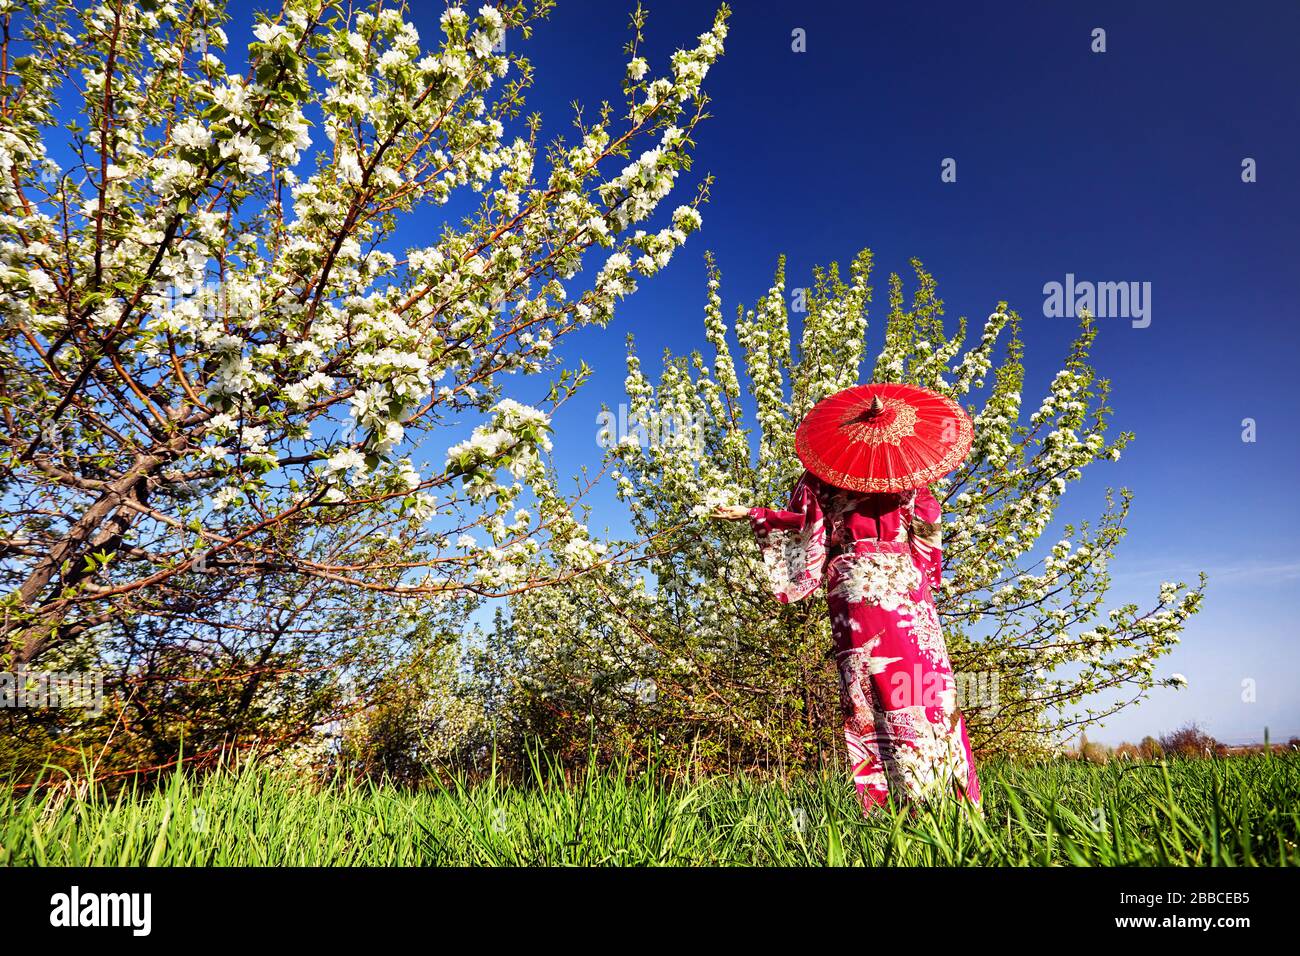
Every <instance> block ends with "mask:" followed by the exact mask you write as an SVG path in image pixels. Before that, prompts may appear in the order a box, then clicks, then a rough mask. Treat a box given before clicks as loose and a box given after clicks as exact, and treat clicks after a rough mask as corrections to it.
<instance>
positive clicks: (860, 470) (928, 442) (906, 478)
mask: <svg viewBox="0 0 1300 956" xmlns="http://www.w3.org/2000/svg"><path fill="white" fill-rule="evenodd" d="M972 435H973V430H972V428H971V421H970V416H968V415H967V414H966V412H965V410H963V409H962V407H961V406H960V405H958V404H957V403H956V402H954V401H953V400H952V399H950V398H945V397H944V396H942V395H938V394H936V393H934V392H932V391H930V390H929V389H925V388H918V387H916V386H915V385H898V384H892V383H886V384H881V385H855V386H853V387H852V388H846V389H845V390H844V391H842V392H836V393H835V394H834V395H831V396H830V397H829V398H824V399H822V400H821V401H820V402H818V403H817V404H816V405H815V406H814V407H813V410H812V411H810V412H809V413H808V414H807V416H806V417H805V418H804V420H803V421H802V422H800V424H799V428H798V430H797V431H796V432H795V438H794V447H795V451H796V452H798V454H799V460H800V461H802V462H803V465H804V467H805V468H807V469H808V470H809V471H811V472H812V473H813V474H814V475H816V476H817V477H818V478H820V479H822V480H823V481H826V482H829V483H830V484H832V485H836V486H838V487H840V488H848V489H851V490H853V491H866V492H892V491H906V490H907V489H909V488H919V487H921V486H922V485H928V484H929V483H930V482H932V481H934V480H935V479H936V478H939V477H940V476H941V475H946V474H947V473H948V472H950V471H952V470H953V469H955V468H956V467H957V466H958V465H960V464H961V463H962V461H963V460H964V459H965V458H966V453H967V452H969V451H970V443H971V438H972Z"/></svg>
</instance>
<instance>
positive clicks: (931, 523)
mask: <svg viewBox="0 0 1300 956" xmlns="http://www.w3.org/2000/svg"><path fill="white" fill-rule="evenodd" d="M941 524H942V521H941V513H940V509H939V502H938V501H936V500H935V498H934V495H932V494H931V493H930V489H929V488H919V489H917V492H916V502H915V504H914V505H913V511H912V526H911V528H910V529H909V533H908V536H907V537H908V541H909V542H910V543H911V546H912V558H913V560H914V561H915V562H916V565H917V567H918V568H919V569H920V571H921V574H922V575H924V577H925V579H926V581H928V582H929V584H930V587H931V588H932V589H933V588H937V587H939V584H940V582H941V581H942V580H943V546H942V533H941Z"/></svg>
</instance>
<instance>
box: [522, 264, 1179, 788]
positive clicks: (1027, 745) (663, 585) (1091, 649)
mask: <svg viewBox="0 0 1300 956" xmlns="http://www.w3.org/2000/svg"><path fill="white" fill-rule="evenodd" d="M871 267H872V254H871V253H870V252H869V251H865V250H864V251H863V252H861V253H859V254H858V255H857V256H856V257H855V258H854V260H853V262H852V264H851V265H850V267H849V270H848V274H847V276H843V275H841V273H840V271H839V269H838V268H837V267H836V266H835V265H832V266H831V267H830V268H828V269H818V270H816V272H815V274H814V277H813V285H812V287H811V288H810V289H808V290H807V291H806V295H804V294H803V293H801V294H800V295H801V297H802V298H804V301H805V304H806V307H807V311H806V312H804V313H803V314H802V315H800V316H799V319H800V320H801V322H799V323H798V325H796V324H795V323H794V322H793V321H792V319H793V318H794V317H793V316H791V315H790V314H789V310H788V307H787V289H786V284H785V275H784V260H782V261H781V263H780V265H779V266H778V268H777V272H776V278H775V281H774V283H773V285H772V286H771V288H770V289H769V290H768V291H767V292H766V294H764V295H763V296H762V297H761V298H760V299H759V301H758V304H757V305H756V306H755V307H754V308H752V309H737V312H736V320H735V329H734V331H735V334H736V338H737V339H738V341H739V344H740V346H741V349H742V354H743V364H744V371H745V373H746V374H745V382H744V384H743V385H742V379H741V376H740V374H739V372H738V370H737V364H738V363H737V360H736V358H735V357H734V353H733V350H732V345H731V342H730V340H729V334H730V332H731V330H730V329H728V327H727V325H726V323H725V321H724V318H723V310H722V298H721V293H720V276H719V274H718V272H717V270H716V269H715V268H713V267H712V264H711V265H710V277H709V281H708V294H707V298H706V301H705V308H704V331H705V337H706V340H707V342H708V346H709V348H708V353H707V354H704V353H701V352H694V353H692V354H691V355H689V356H684V357H670V358H669V359H667V360H666V362H665V365H664V369H663V373H662V375H661V376H660V379H659V381H658V384H657V385H656V384H652V383H651V382H650V380H649V379H648V378H647V377H646V375H645V373H644V372H643V371H642V369H641V365H640V362H639V360H638V359H637V357H636V354H635V352H633V351H629V356H628V376H627V393H628V396H629V401H630V403H631V406H632V408H631V412H632V413H633V414H636V415H637V416H638V417H639V418H640V419H641V420H643V421H653V420H656V417H657V416H672V417H673V419H674V420H681V421H699V422H702V423H703V428H702V432H703V442H702V447H701V449H700V450H699V451H698V452H697V451H694V450H692V449H690V448H687V447H676V446H674V444H673V443H672V442H667V443H657V444H649V445H647V446H645V447H643V446H641V445H640V444H638V443H623V444H620V445H619V446H617V447H616V448H614V449H612V450H611V452H610V455H611V464H612V465H614V466H615V468H616V470H615V472H614V474H615V477H616V480H617V481H618V489H619V495H620V497H621V498H622V499H623V500H624V501H626V502H627V504H628V507H629V509H630V518H631V522H632V524H633V526H634V528H635V530H636V532H637V534H638V535H639V536H640V538H641V539H643V540H646V541H648V542H649V544H648V545H647V548H646V554H645V559H644V562H643V563H642V564H641V566H640V567H638V568H635V569H629V568H602V569H600V570H599V571H598V572H595V573H593V574H591V575H588V576H586V577H583V578H581V579H579V580H577V581H576V582H574V583H573V584H572V585H566V586H564V587H561V588H555V589H549V590H546V591H544V592H535V593H529V594H526V595H520V596H518V597H517V598H515V599H514V600H513V602H512V603H513V611H514V617H513V620H512V621H511V622H509V623H508V624H507V625H503V626H502V627H501V628H500V630H499V634H498V637H499V641H500V643H501V645H502V647H503V652H502V653H500V654H498V655H497V657H498V661H499V662H500V665H501V666H502V667H508V666H511V664H510V662H512V661H513V670H511V671H510V675H509V680H510V681H512V682H513V683H512V686H513V687H514V689H515V691H514V693H515V701H516V703H515V707H516V708H517V711H516V716H517V717H518V720H517V726H519V727H521V728H525V729H526V730H527V731H528V732H531V733H537V734H539V735H542V736H545V737H548V738H550V739H556V738H562V739H565V740H568V741H569V742H570V747H571V749H573V750H575V751H580V750H582V749H583V748H584V747H585V742H586V740H587V738H588V736H592V737H594V739H595V740H596V741H598V742H599V743H600V745H601V746H602V747H603V748H605V749H606V750H608V751H610V752H614V751H618V750H621V749H626V748H633V749H634V750H636V751H637V752H640V750H641V749H642V748H644V747H645V746H646V745H647V743H654V742H658V744H659V745H660V746H662V747H665V748H668V749H669V750H670V751H675V752H677V753H679V754H682V755H688V754H689V755H694V756H695V758H703V760H704V761H705V765H711V766H717V767H734V766H737V765H759V764H761V765H769V766H784V767H797V766H809V765H813V764H816V763H817V762H818V761H821V760H829V759H832V758H833V755H835V754H836V753H838V750H839V749H840V747H839V739H838V737H839V733H840V727H841V717H840V714H839V709H838V698H837V693H838V690H837V683H836V675H835V672H834V667H833V664H832V663H831V659H830V654H831V642H830V638H829V634H828V632H827V627H826V624H825V619H826V612H825V607H824V600H823V599H822V598H821V597H818V598H817V599H816V600H812V599H809V600H807V601H803V602H798V603H795V604H792V605H781V604H778V603H777V602H775V601H773V600H771V599H770V597H769V596H768V595H767V593H766V591H765V589H764V587H763V583H762V582H763V580H764V576H763V572H762V568H761V566H760V565H759V563H758V554H757V550H756V548H755V547H754V545H753V542H752V540H751V536H750V532H749V529H748V527H746V526H745V524H744V523H743V522H741V523H736V524H732V523H728V522H718V521H709V520H707V519H706V518H705V517H704V516H705V515H706V514H707V512H708V511H709V510H710V509H711V508H712V507H713V506H715V505H717V504H724V503H725V504H756V503H764V504H782V505H783V504H784V502H785V500H786V499H787V497H788V495H789V490H790V487H791V485H792V484H793V482H794V480H795V479H796V478H797V477H798V475H799V473H800V471H801V466H800V464H799V462H798V460H797V458H796V457H795V454H794V448H793V434H794V429H795V425H796V424H797V423H798V421H799V420H800V418H801V416H802V415H803V414H804V413H805V412H807V410H808V409H810V408H811V407H812V406H813V404H815V403H816V402H817V401H818V400H819V399H821V398H822V397H824V396H826V395H829V394H831V393H833V392H835V391H838V390H839V389H842V388H845V387H847V386H849V385H853V384H856V383H857V382H859V381H899V382H910V383H914V384H917V385H922V386H925V387H927V388H931V389H935V390H937V391H940V392H943V393H944V394H947V395H949V396H951V397H953V398H954V399H956V400H958V401H961V402H963V403H964V404H965V406H966V407H967V408H968V409H969V410H970V412H971V414H972V417H973V419H974V423H975V440H974V445H973V447H972V449H971V453H970V457H969V459H968V460H967V462H966V464H965V465H964V466H963V467H962V468H961V469H960V470H958V471H957V472H955V473H954V474H953V475H951V476H949V477H948V478H946V479H945V480H943V481H941V482H939V483H937V484H936V485H935V486H934V487H933V489H932V490H933V491H934V492H935V494H936V496H937V497H938V498H939V500H940V501H941V502H942V503H943V505H944V524H943V526H942V537H943V553H944V563H945V571H944V582H943V585H942V587H941V589H940V590H939V591H938V593H937V596H936V601H937V605H938V609H939V611H940V615H941V620H942V624H943V628H944V634H945V637H946V640H947V644H948V647H949V650H950V652H951V655H952V658H953V662H954V666H955V669H956V670H957V672H958V686H959V697H961V698H962V700H961V702H962V704H963V705H964V707H965V711H966V714H967V718H968V721H969V725H970V729H971V732H972V736H973V739H974V742H975V744H976V746H977V747H978V748H980V749H981V750H983V751H985V752H988V751H994V750H996V751H1002V752H1025V751H1035V750H1041V749H1044V748H1047V747H1051V746H1052V745H1053V744H1054V743H1055V742H1057V741H1059V740H1062V739H1063V738H1064V737H1065V736H1067V735H1068V734H1070V733H1071V731H1074V730H1077V729H1078V728H1079V727H1083V726H1088V725H1089V724H1090V723H1092V722H1095V721H1096V720H1097V719H1099V718H1102V717H1104V716H1105V715H1106V714H1108V713H1113V712H1114V711H1115V710H1117V709H1119V708H1120V707H1122V706H1125V705H1126V704H1129V703H1131V702H1133V701H1135V700H1137V699H1140V698H1141V697H1142V696H1143V695H1144V694H1145V693H1146V692H1147V691H1148V690H1150V689H1151V688H1152V687H1154V686H1156V685H1157V684H1161V683H1164V684H1169V685H1170V686H1175V685H1177V684H1178V683H1179V679H1177V678H1176V677H1175V678H1167V679H1162V678H1158V677H1157V676H1156V672H1155V662H1156V661H1157V660H1158V659H1159V658H1160V657H1161V656H1162V655H1164V654H1166V653H1168V652H1169V651H1170V650H1171V649H1172V648H1173V646H1174V645H1175V644H1176V642H1177V641H1178V638H1179V633H1180V631H1181V629H1182V627H1183V624H1184V622H1185V621H1186V619H1187V618H1188V616H1189V615H1191V614H1193V613H1195V611H1196V610H1197V609H1198V607H1199V606H1200V602H1201V598H1202V593H1203V586H1204V582H1203V581H1202V582H1201V585H1200V586H1193V587H1189V586H1187V585H1184V584H1173V583H1169V584H1165V585H1163V586H1162V587H1161V588H1160V590H1159V593H1158V594H1157V595H1156V596H1155V600H1154V603H1153V605H1152V606H1150V607H1148V608H1147V609H1144V610H1140V609H1139V607H1138V606H1137V605H1136V604H1125V605H1122V606H1119V607H1115V608H1112V609H1109V610H1105V609H1104V601H1105V597H1106V594H1107V591H1108V588H1109V585H1110V577H1109V573H1108V570H1107V567H1108V565H1109V563H1110V561H1111V558H1112V556H1113V554H1114V552H1115V549H1116V547H1117V545H1118V544H1119V542H1120V540H1121V539H1122V537H1123V535H1124V518H1125V516H1126V514H1127V512H1128V509H1129V506H1130V496H1129V494H1128V493H1127V492H1122V493H1120V494H1119V495H1118V496H1116V495H1113V494H1111V493H1107V496H1106V503H1105V508H1104V510H1103V511H1102V513H1101V515H1100V516H1099V517H1098V518H1097V520H1096V521H1095V522H1093V523H1083V524H1078V525H1075V524H1067V525H1065V526H1064V528H1063V531H1062V534H1061V536H1060V537H1059V539H1057V540H1056V541H1054V542H1049V541H1044V540H1043V537H1044V535H1045V533H1046V532H1047V530H1048V527H1049V525H1050V524H1051V523H1052V521H1053V518H1054V517H1055V516H1056V513H1057V508H1058V506H1059V504H1060V502H1061V499H1062V497H1063V496H1064V494H1065V493H1066V491H1067V490H1068V488H1069V486H1070V484H1071V483H1073V482H1075V481H1077V480H1078V479H1079V478H1081V477H1082V474H1083V470H1084V469H1085V468H1087V467H1089V466H1091V465H1093V464H1095V463H1097V462H1099V461H1109V460H1113V459H1117V458H1119V456H1120V454H1121V452H1122V450H1123V448H1124V447H1125V445H1126V444H1127V443H1128V442H1129V441H1130V440H1131V438H1132V436H1131V435H1130V434H1128V433H1122V434H1120V435H1118V436H1116V437H1114V438H1111V439H1108V438H1107V431H1108V424H1109V419H1110V416H1111V409H1110V407H1109V405H1108V402H1107V397H1108V393H1109V385H1108V383H1107V382H1106V381H1105V380H1104V379H1099V378H1098V377H1097V376H1096V374H1095V372H1094V371H1093V369H1092V368H1091V367H1090V366H1089V364H1088V353H1089V349H1090V347H1091V345H1092V342H1093V340H1094V337H1095V335H1096V331H1097V330H1096V326H1095V325H1094V323H1093V321H1092V320H1091V319H1090V318H1089V317H1088V316H1086V315H1085V316H1083V317H1082V319H1081V323H1080V328H1079V333H1078V336H1077V338H1076V340H1075V341H1074V344H1073V347H1072V349H1071V351H1070V354H1069V355H1068V357H1067V358H1066V361H1065V365H1064V367H1063V368H1062V369H1061V370H1060V371H1059V372H1058V373H1057V374H1056V376H1055V377H1054V378H1053V379H1052V381H1051V383H1050V385H1049V387H1048V389H1047V391H1046V393H1045V394H1044V395H1043V396H1042V397H1041V398H1040V399H1039V401H1038V403H1037V405H1036V406H1030V410H1028V414H1025V411H1026V410H1025V409H1024V404H1025V402H1024V399H1023V397H1022V389H1023V387H1024V375H1025V373H1024V367H1023V365H1022V362H1021V358H1022V352H1023V344H1022V341H1021V338H1020V319H1019V317H1018V316H1017V315H1016V313H1015V312H1013V311H1011V310H1010V309H1008V308H1007V305H1006V303H999V304H998V306H997V308H996V309H995V310H994V311H993V313H992V314H990V315H989V316H988V318H987V319H986V320H985V322H984V324H983V327H982V328H981V329H980V330H979V331H978V332H975V331H974V330H972V329H971V328H970V327H969V326H968V323H967V321H966V320H965V319H964V318H963V319H961V321H960V322H959V323H958V325H957V328H956V329H955V330H952V329H950V328H949V327H948V326H947V325H946V324H945V322H944V319H943V315H944V309H943V302H942V300H941V299H940V298H939V297H938V295H937V285H936V282H935V280H934V278H933V277H932V276H931V275H930V274H929V273H928V272H926V271H925V269H924V268H923V267H922V265H921V264H920V263H919V262H916V261H915V260H914V261H913V267H914V270H915V279H916V289H915V292H914V294H913V296H912V298H911V302H910V304H908V303H907V302H906V301H905V296H904V289H903V282H902V280H901V279H900V277H899V276H897V275H891V276H890V280H889V295H888V305H889V313H888V317H887V321H886V325H885V329H884V333H883V337H882V338H883V341H882V346H881V348H880V350H879V351H878V352H877V354H876V355H875V357H874V360H873V361H870V362H867V361H866V359H867V353H866V351H865V348H866V346H865V342H866V333H867V327H866V322H867V307H868V304H869V303H870V301H871V297H872V288H871V285H870V274H871ZM799 326H801V327H799ZM796 335H797V336H798V339H797V345H796V344H795V343H794V342H793V341H792V339H794V337H795V336H796Z"/></svg>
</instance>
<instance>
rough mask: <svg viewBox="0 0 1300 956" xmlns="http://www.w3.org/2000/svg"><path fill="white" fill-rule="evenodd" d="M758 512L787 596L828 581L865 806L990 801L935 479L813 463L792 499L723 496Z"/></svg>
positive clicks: (723, 513)
mask: <svg viewBox="0 0 1300 956" xmlns="http://www.w3.org/2000/svg"><path fill="white" fill-rule="evenodd" d="M713 514H714V516H715V517H718V518H726V519H730V520H739V519H744V518H748V519H749V520H750V523H751V525H752V527H753V530H754V535H755V537H756V539H757V541H758V547H759V550H760V551H761V553H762V557H763V563H764V566H765V568H766V570H767V577H768V583H769V586H770V590H771V591H772V593H773V594H774V596H775V597H776V599H777V600H778V601H781V602H782V603H786V602H789V601H797V600H799V599H801V598H803V597H805V596H807V595H808V594H811V593H812V592H813V591H815V590H816V589H817V588H818V586H819V585H821V584H822V583H823V581H824V582H825V585H826V602H827V605H828V606H829V609H830V617H831V631H832V633H833V635H834V639H835V658H836V661H837V663H838V665H839V674H840V701H841V706H842V708H843V714H844V738H845V740H846V742H847V743H848V749H849V761H850V765H851V766H852V768H853V781H854V783H855V784H856V786H857V790H858V794H859V796H860V797H861V799H862V804H863V813H864V815H869V814H870V812H871V811H872V810H873V809H874V808H876V807H881V806H885V805H887V804H888V803H889V799H890V796H891V795H892V796H893V798H894V803H895V805H903V806H910V807H912V808H913V810H915V808H916V805H917V804H918V803H919V802H920V801H922V800H925V799H928V798H931V797H934V796H936V795H946V794H952V795H956V796H957V797H959V798H964V799H966V800H969V801H970V802H971V803H973V804H974V805H976V806H978V804H979V799H980V788H979V781H978V779H977V777H976V775H975V761H974V759H973V757H972V755H971V750H970V743H969V742H968V740H967V736H966V725H965V720H964V718H963V716H962V713H961V711H960V710H959V709H958V707H957V689H956V684H955V681H954V678H953V673H952V665H951V664H950V663H949V660H948V650H947V647H946V646H945V645H944V640H943V633H942V631H941V629H940V627H939V617H938V614H937V612H936V611H935V606H934V600H933V597H932V590H933V589H935V588H937V587H938V586H939V582H940V579H941V575H942V551H941V550H940V536H939V519H940V515H939V503H938V502H937V501H935V499H934V497H933V495H931V493H930V491H929V489H928V488H924V487H922V488H916V489H912V490H910V491H904V492H901V493H882V492H870V493H869V492H858V491H848V490H845V489H843V488H838V487H835V486H833V485H830V484H827V483H826V482H823V481H821V480H820V479H818V478H817V477H816V476H814V475H813V474H812V473H811V472H805V473H804V474H803V477H801V478H800V479H799V481H798V483H797V484H796V485H795V487H794V492H793V494H792V496H791V499H790V504H789V507H788V508H786V509H785V510H776V509H771V508H745V507H743V506H722V507H719V508H717V509H716V510H715V511H714V512H713Z"/></svg>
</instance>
